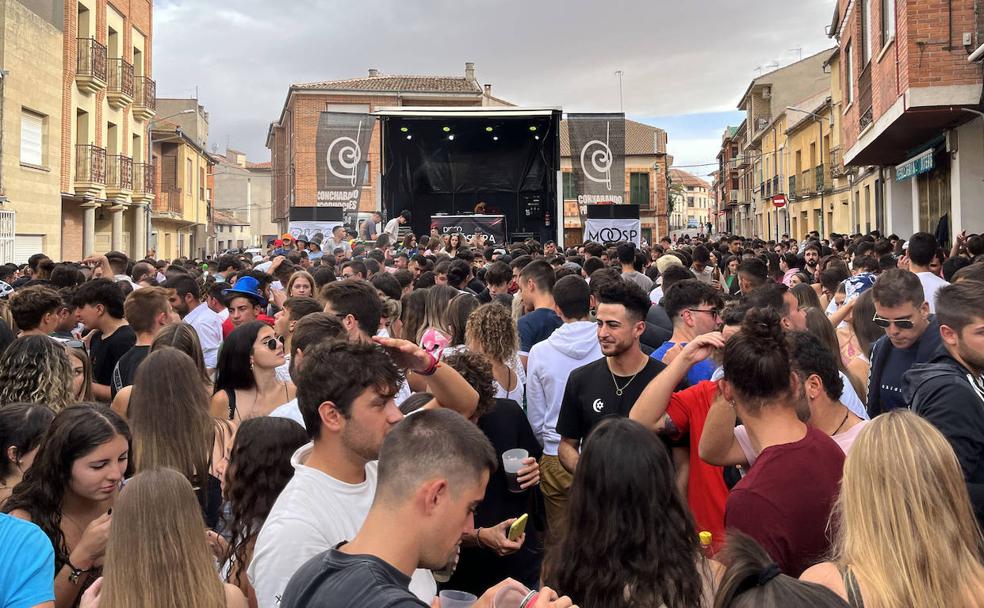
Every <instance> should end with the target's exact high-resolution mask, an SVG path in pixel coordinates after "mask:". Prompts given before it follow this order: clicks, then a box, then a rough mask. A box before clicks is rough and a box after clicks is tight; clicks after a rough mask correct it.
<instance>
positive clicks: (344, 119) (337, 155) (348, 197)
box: [315, 112, 375, 211]
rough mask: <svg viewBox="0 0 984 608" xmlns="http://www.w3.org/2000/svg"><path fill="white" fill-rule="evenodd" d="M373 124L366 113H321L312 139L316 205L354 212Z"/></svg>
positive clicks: (360, 192)
mask: <svg viewBox="0 0 984 608" xmlns="http://www.w3.org/2000/svg"><path fill="white" fill-rule="evenodd" d="M373 124H375V119H374V118H373V117H372V116H369V115H368V114H357V113H348V112H322V113H321V115H320V117H319V118H318V136H317V139H316V142H315V149H316V151H317V159H316V162H315V167H316V170H317V176H318V201H317V203H318V204H317V206H318V207H342V208H343V209H345V210H346V211H358V209H359V197H360V196H361V194H362V186H363V184H365V181H366V163H367V162H368V160H369V139H370V138H371V137H372V127H373Z"/></svg>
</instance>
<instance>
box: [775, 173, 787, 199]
mask: <svg viewBox="0 0 984 608" xmlns="http://www.w3.org/2000/svg"><path fill="white" fill-rule="evenodd" d="M782 185H785V184H783V183H782V178H780V177H779V176H778V175H774V176H772V196H775V195H777V194H782V188H781V187H780V186H782Z"/></svg>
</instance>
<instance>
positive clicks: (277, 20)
mask: <svg viewBox="0 0 984 608" xmlns="http://www.w3.org/2000/svg"><path fill="white" fill-rule="evenodd" d="M217 4H219V3H218V2H216V1H215V0H211V1H208V0H162V1H159V2H158V3H157V4H156V6H155V25H154V34H155V40H154V77H155V79H156V80H157V81H158V94H159V95H161V96H171V97H189V96H192V95H194V92H195V89H196V87H197V90H198V96H199V100H200V101H201V102H202V103H203V104H204V105H205V107H206V109H207V110H208V111H209V113H210V135H211V137H210V139H211V141H212V142H213V143H214V144H217V145H218V146H219V147H220V148H222V147H224V146H225V144H226V142H227V141H228V142H229V143H230V144H231V145H232V146H233V147H236V148H239V149H242V150H244V151H246V152H247V153H248V154H249V155H250V157H251V158H254V159H257V160H263V159H266V158H268V151H267V150H266V148H265V146H264V141H265V137H266V131H267V126H268V125H269V123H270V122H271V121H273V120H275V119H276V118H277V117H278V115H279V112H280V109H281V107H282V105H283V102H284V98H285V96H286V92H287V87H288V86H289V85H290V84H291V83H294V82H309V81H316V80H329V79H336V78H351V77H357V76H361V75H363V74H365V73H366V70H367V68H369V67H376V68H379V69H380V70H381V71H382V72H384V73H388V74H461V73H462V72H463V70H464V62H465V61H474V62H475V63H476V64H477V69H478V78H479V80H480V81H481V82H483V83H485V82H490V83H492V84H493V86H494V89H493V92H494V94H495V95H497V96H499V97H502V98H504V99H508V100H510V101H513V102H515V103H518V104H521V105H551V106H563V107H564V109H566V110H575V111H602V110H609V111H611V110H618V103H619V101H618V84H617V82H618V81H617V78H616V77H615V75H614V72H615V70H619V69H621V70H623V71H624V75H623V94H624V104H625V111H626V113H628V114H632V115H645V116H659V115H674V114H685V113H694V112H704V111H713V110H722V109H732V108H734V106H735V104H736V103H737V101H738V97H739V96H740V95H741V93H742V92H743V91H744V90H745V87H746V86H747V85H748V81H749V80H750V79H751V78H752V77H753V76H754V75H755V73H754V71H753V70H754V69H755V67H756V66H761V65H764V64H767V63H768V62H770V61H772V60H779V61H781V62H782V63H783V64H786V63H789V62H790V61H793V60H795V59H796V53H795V52H790V49H792V48H794V47H802V49H803V56H806V55H808V54H810V53H813V52H816V51H818V50H820V49H822V48H825V47H827V46H830V44H831V43H830V41H829V40H827V38H826V37H825V36H824V33H823V31H824V26H825V25H826V24H828V23H829V22H830V17H831V14H832V12H833V6H834V0H794V1H793V2H790V1H789V0H675V1H672V2H671V1H667V0H634V1H628V0H609V1H608V2H598V1H591V2H589V1H586V0H565V1H559V0H524V1H519V0H364V1H360V2H356V1H353V0H344V1H343V0H283V1H281V2H275V3H271V2H267V1H261V0H240V1H238V2H235V3H232V2H222V3H221V5H220V6H222V8H218V9H216V8H215V7H216V5H217ZM670 137H671V140H672V137H673V133H672V131H671V132H670Z"/></svg>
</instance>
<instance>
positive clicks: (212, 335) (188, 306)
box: [164, 274, 222, 370]
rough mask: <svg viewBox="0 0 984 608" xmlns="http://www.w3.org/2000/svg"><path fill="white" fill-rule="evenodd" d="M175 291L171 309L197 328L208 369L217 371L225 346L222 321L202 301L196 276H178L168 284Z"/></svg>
mask: <svg viewBox="0 0 984 608" xmlns="http://www.w3.org/2000/svg"><path fill="white" fill-rule="evenodd" d="M164 286H165V287H167V288H168V289H170V290H171V295H170V296H168V299H169V300H170V302H171V308H173V309H174V311H175V312H176V313H178V314H179V315H181V319H182V320H183V321H184V322H185V323H187V324H188V325H191V326H192V327H193V328H195V333H197V334H198V341H199V342H201V345H202V357H204V359H205V367H207V368H208V369H210V370H213V369H215V368H216V366H217V364H218V359H219V347H220V346H222V319H221V318H219V315H217V314H216V313H215V312H213V311H212V309H210V308H209V307H208V306H207V305H206V304H204V303H203V302H202V299H201V297H202V293H201V289H200V288H199V286H198V281H196V280H195V279H194V277H192V276H190V275H185V274H177V275H174V276H173V277H171V279H170V280H169V281H168V282H167V283H165V284H164Z"/></svg>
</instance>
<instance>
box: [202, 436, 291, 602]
mask: <svg viewBox="0 0 984 608" xmlns="http://www.w3.org/2000/svg"><path fill="white" fill-rule="evenodd" d="M307 442H308V436H307V432H305V430H304V427H302V426H301V425H299V424H297V423H296V422H294V421H293V420H290V419H288V418H274V417H263V418H250V419H249V420H246V421H244V422H243V423H242V425H241V426H240V427H239V430H238V431H237V432H236V441H235V442H234V443H233V446H232V453H231V454H230V456H229V464H228V466H227V467H226V473H225V481H224V485H223V489H222V493H223V495H224V497H225V499H226V500H227V501H228V503H229V506H230V515H231V519H230V520H229V521H228V525H227V526H226V528H225V529H226V531H227V532H228V535H229V537H230V538H231V539H232V542H231V543H229V545H228V546H227V547H221V549H222V550H221V551H220V552H219V555H218V557H219V559H220V560H222V568H223V573H224V577H225V580H226V581H228V582H230V583H232V584H234V585H236V586H237V587H239V589H241V590H242V592H243V594H245V595H246V597H248V598H253V597H254V594H253V587H252V586H251V585H250V583H249V579H248V578H247V577H246V569H247V568H248V567H249V562H250V559H251V558H252V556H253V546H254V544H255V543H256V537H257V535H258V534H259V533H260V528H261V527H262V526H263V522H264V521H265V520H266V517H267V515H268V514H269V513H270V509H271V508H273V503H274V502H275V501H276V500H277V496H279V495H280V491H281V490H283V489H284V486H286V485H287V482H288V481H290V479H291V477H293V476H294V467H293V466H291V464H290V458H291V455H292V454H293V453H294V452H296V451H297V449H298V448H300V447H301V446H303V445H304V444H306V443H307ZM221 538H222V537H220V536H219V535H218V534H215V533H214V532H213V533H210V534H209V539H210V540H211V541H212V542H213V544H219V545H220V546H221V545H224V542H223V541H222V540H221ZM251 601H252V602H255V599H253V600H251ZM254 605H255V604H254Z"/></svg>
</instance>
